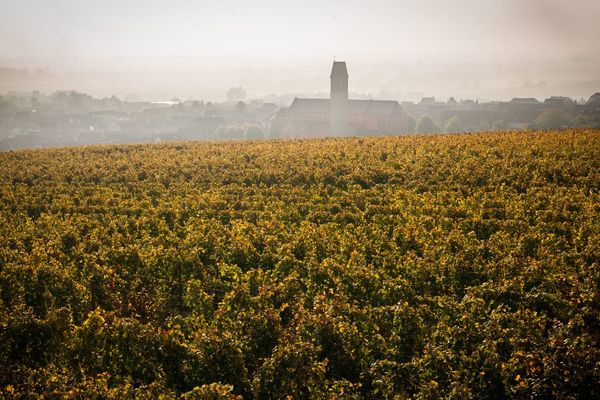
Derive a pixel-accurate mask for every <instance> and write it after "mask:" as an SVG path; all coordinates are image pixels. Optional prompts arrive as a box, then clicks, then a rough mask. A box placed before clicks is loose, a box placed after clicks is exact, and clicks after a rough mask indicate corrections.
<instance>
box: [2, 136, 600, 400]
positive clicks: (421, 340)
mask: <svg viewBox="0 0 600 400" xmlns="http://www.w3.org/2000/svg"><path fill="white" fill-rule="evenodd" d="M599 194H600V131H598V130H563V131H555V132H554V131H552V132H529V131H524V132H504V133H482V134H470V135H466V134H461V135H439V136H410V137H388V138H339V139H322V140H317V139H315V140H295V141H292V140H288V141H255V142H235V141H232V142H220V143H213V142H204V143H165V144H155V145H124V146H90V147H81V148H65V149H55V150H26V151H16V152H5V153H0V398H2V397H3V398H56V399H71V398H122V399H128V398H141V399H154V398H159V397H160V398H163V399H171V398H185V399H242V398H243V399H285V398H290V399H291V398H293V399H408V398H416V399H436V398H452V399H504V398H532V399H544V398H561V399H589V398H594V397H596V398H598V396H600V198H599Z"/></svg>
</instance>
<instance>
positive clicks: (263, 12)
mask: <svg viewBox="0 0 600 400" xmlns="http://www.w3.org/2000/svg"><path fill="white" fill-rule="evenodd" d="M4 3H5V4H3V9H4V10H3V11H4V12H3V13H2V15H0V48H2V51H0V67H3V68H27V69H29V70H32V71H33V70H35V69H42V70H44V71H48V72H47V73H46V74H45V75H44V76H41V77H40V76H36V75H35V73H33V74H31V75H29V76H28V77H27V78H25V79H10V78H2V77H0V93H6V92H8V91H31V90H40V91H44V92H47V93H49V92H53V91H57V90H77V91H81V92H85V93H89V94H90V95H93V96H97V97H105V96H111V95H116V96H118V97H120V98H125V97H127V96H128V95H135V96H137V97H138V98H139V99H141V100H150V101H159V100H168V99H171V98H173V97H177V98H181V99H203V100H206V101H223V100H224V98H225V93H226V91H227V89H228V88H229V87H232V86H242V87H244V88H245V89H246V90H247V92H248V97H249V98H263V97H265V96H269V95H284V94H298V95H310V96H315V95H318V94H319V93H325V94H326V92H327V85H328V76H327V74H326V73H324V71H325V70H326V69H327V66H328V65H329V63H330V62H331V61H332V60H333V59H334V57H335V58H336V59H338V60H344V61H347V62H348V65H349V74H350V82H351V86H352V91H353V92H355V93H357V94H361V95H364V96H371V97H373V98H381V99H386V98H389V99H397V100H412V101H415V100H418V99H419V98H420V97H421V96H436V98H438V97H439V98H440V99H447V98H449V97H451V96H452V97H456V98H471V99H477V100H509V99H510V98H512V97H536V98H543V97H548V96H552V95H564V96H569V97H572V98H575V99H580V98H585V99H587V98H588V97H589V96H591V95H592V94H593V93H595V92H597V91H598V90H599V88H600V56H599V55H598V51H597V50H598V46H597V43H596V38H597V37H600V25H598V24H597V23H596V18H597V16H598V15H600V3H598V2H594V1H591V0H576V1H572V2H569V3H565V2H560V1H557V0H537V1H533V0H531V1H516V0H509V1H497V0H496V1H488V2H476V1H472V0H460V1H456V2H452V3H451V4H449V3H448V4H446V3H441V4H439V3H437V2H433V1H425V2H416V1H404V2H391V1H375V2H373V3H372V4H370V6H369V7H365V6H364V5H362V3H359V2H354V1H350V2H328V3H326V4H324V5H320V6H318V3H317V2H313V1H305V2H303V3H302V4H301V6H300V5H297V4H294V3H289V2H269V1H257V2H253V3H246V2H239V1H227V2H222V3H220V4H212V3H205V2H186V1H174V2H170V3H169V4H165V3H161V2H154V1H150V2H139V1H129V2H126V3H124V4H120V3H117V2H115V1H106V2H104V3H103V4H102V5H100V4H85V5H84V4H81V3H80V2H75V1H70V0H57V1H34V0H25V1H11V0H9V1H6V2H4ZM117 4H119V5H118V6H117Z"/></svg>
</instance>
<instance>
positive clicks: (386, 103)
mask: <svg viewBox="0 0 600 400" xmlns="http://www.w3.org/2000/svg"><path fill="white" fill-rule="evenodd" d="M401 111H402V108H401V107H400V104H398V102H397V101H396V100H348V114H350V115H393V114H398V113H400V112H401ZM288 112H292V113H311V114H313V113H314V114H321V113H329V99H302V98H295V99H294V101H293V103H292V105H291V106H290V108H289V109H288Z"/></svg>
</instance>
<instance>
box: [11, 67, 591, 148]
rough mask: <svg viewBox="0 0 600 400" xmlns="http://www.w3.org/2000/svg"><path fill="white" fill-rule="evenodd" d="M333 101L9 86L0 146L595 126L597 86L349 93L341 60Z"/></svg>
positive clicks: (239, 91) (238, 92)
mask: <svg viewBox="0 0 600 400" xmlns="http://www.w3.org/2000/svg"><path fill="white" fill-rule="evenodd" d="M330 78H331V92H330V98H329V99H328V98H315V99H307V98H294V99H293V101H292V102H291V104H281V103H280V104H278V103H274V102H268V101H265V100H261V99H248V98H247V96H246V91H245V90H244V89H243V88H242V87H232V88H230V89H229V91H228V92H227V101H226V102H222V103H213V102H210V101H203V100H185V101H181V100H180V99H177V98H174V99H171V100H168V101H159V102H148V101H132V100H130V99H120V98H117V97H115V96H112V97H107V98H101V99H98V98H93V97H92V96H89V95H87V94H85V93H80V92H77V91H58V92H55V93H50V94H48V93H42V92H40V91H32V92H16V91H11V92H8V93H6V94H5V95H2V96H0V150H11V149H20V148H41V147H58V146H73V145H86V144H113V143H153V142H161V141H179V140H221V139H265V138H308V137H323V136H331V135H333V136H341V135H356V136H361V135H407V134H415V133H418V134H429V133H438V132H439V133H441V132H447V133H456V132H475V131H497V130H511V129H523V128H530V129H559V128H565V127H595V128H598V127H600V93H595V94H591V97H590V98H589V99H588V100H586V101H581V100H580V101H576V100H574V99H571V98H569V97H563V96H560V95H557V96H551V97H548V98H545V99H536V98H513V99H512V100H510V101H504V102H501V101H491V102H479V101H477V100H471V99H455V98H453V97H450V98H448V99H444V100H443V101H440V100H438V99H436V98H435V97H433V96H432V97H423V98H422V99H421V101H419V102H409V101H395V100H371V99H349V98H348V71H347V68H346V64H345V63H343V62H336V63H334V65H333V67H332V70H331V75H330Z"/></svg>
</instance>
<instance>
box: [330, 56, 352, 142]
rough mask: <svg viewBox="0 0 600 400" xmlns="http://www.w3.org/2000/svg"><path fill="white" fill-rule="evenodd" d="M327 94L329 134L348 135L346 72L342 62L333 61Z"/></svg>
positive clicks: (344, 64)
mask: <svg viewBox="0 0 600 400" xmlns="http://www.w3.org/2000/svg"><path fill="white" fill-rule="evenodd" d="M330 78H331V91H330V93H329V98H330V100H329V107H330V108H329V134H330V135H333V136H344V135H347V134H348V70H347V69H346V63H345V62H344V61H334V62H333V67H332V68H331V76H330Z"/></svg>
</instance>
